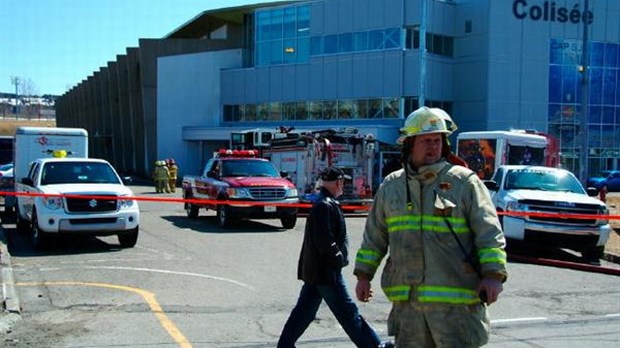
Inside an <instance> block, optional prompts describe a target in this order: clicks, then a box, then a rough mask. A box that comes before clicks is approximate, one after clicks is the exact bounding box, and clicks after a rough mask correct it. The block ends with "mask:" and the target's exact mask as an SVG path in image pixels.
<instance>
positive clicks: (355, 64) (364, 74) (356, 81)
mask: <svg viewBox="0 0 620 348" xmlns="http://www.w3.org/2000/svg"><path fill="white" fill-rule="evenodd" d="M351 71H352V74H353V77H352V79H353V86H352V89H351V92H352V93H353V96H354V97H355V98H360V97H365V96H367V95H368V92H367V91H368V85H369V84H370V83H371V82H372V81H373V80H371V79H370V78H369V75H368V58H367V57H366V56H365V55H362V54H359V55H354V56H353V60H352V62H351Z"/></svg>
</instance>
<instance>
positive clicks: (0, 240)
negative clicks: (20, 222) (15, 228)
mask: <svg viewBox="0 0 620 348" xmlns="http://www.w3.org/2000/svg"><path fill="white" fill-rule="evenodd" d="M0 284H1V285H2V298H0V300H2V303H1V305H2V308H1V309H2V312H0V334H4V333H6V332H9V331H10V330H11V328H12V326H13V325H14V324H15V323H16V322H17V321H19V320H21V307H20V304H19V298H18V297H17V292H16V291H15V281H14V280H13V267H12V266H11V255H10V254H9V251H8V248H7V239H6V234H5V233H4V229H3V228H2V227H1V226H0Z"/></svg>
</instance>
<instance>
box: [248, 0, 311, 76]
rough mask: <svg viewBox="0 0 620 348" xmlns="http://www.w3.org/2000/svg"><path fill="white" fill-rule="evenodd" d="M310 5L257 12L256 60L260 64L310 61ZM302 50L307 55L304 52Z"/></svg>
mask: <svg viewBox="0 0 620 348" xmlns="http://www.w3.org/2000/svg"><path fill="white" fill-rule="evenodd" d="M308 6H309V5H299V6H289V7H285V8H276V9H267V10H259V11H257V12H256V15H255V17H256V21H255V30H254V32H255V33H256V34H255V35H256V37H255V40H256V43H255V45H254V47H255V48H256V51H255V52H254V57H255V59H254V61H255V62H256V65H257V66H267V65H277V64H296V63H299V62H301V63H305V62H307V61H308V53H309V50H308V36H309V34H310V11H309V7H308ZM302 41H303V42H302ZM302 54H303V55H305V56H301V55H302Z"/></svg>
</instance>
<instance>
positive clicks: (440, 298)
mask: <svg viewBox="0 0 620 348" xmlns="http://www.w3.org/2000/svg"><path fill="white" fill-rule="evenodd" d="M455 129H456V125H455V124H454V122H453V121H452V119H451V118H450V116H449V115H448V114H447V113H446V112H445V111H443V110H441V109H437V108H427V107H422V108H419V109H418V110H416V111H414V112H413V113H411V114H410V115H409V116H408V117H407V119H406V121H405V124H404V127H403V128H401V137H399V138H398V143H400V144H402V162H403V168H402V169H399V170H397V171H395V172H393V173H391V174H389V175H388V176H387V177H386V178H385V180H384V181H383V183H382V184H381V186H380V188H379V190H378V192H377V194H376V196H375V200H374V202H373V205H372V207H371V210H370V212H369V214H368V218H367V220H366V226H365V229H364V237H363V241H362V245H361V247H360V249H359V250H358V252H357V256H356V260H355V270H354V274H355V275H356V276H357V286H356V289H355V290H356V295H357V298H358V299H359V300H360V301H364V302H367V301H369V300H370V299H371V298H372V295H373V291H372V289H371V285H370V281H371V280H372V279H373V277H374V276H375V273H376V271H377V268H378V267H379V264H380V263H381V260H382V259H383V258H384V257H387V260H386V263H385V267H384V270H383V273H382V275H381V287H382V289H383V292H384V293H385V295H386V296H387V298H388V299H389V300H390V301H391V302H392V310H391V312H390V315H389V318H388V334H389V335H393V336H395V338H396V342H395V343H396V347H399V348H409V347H479V346H482V345H484V344H486V343H487V342H488V337H489V329H490V323H489V317H488V315H487V311H486V306H487V305H490V304H492V303H493V302H495V301H497V298H498V295H499V294H500V293H501V291H502V283H503V282H504V281H506V277H507V272H506V253H505V251H504V248H505V244H506V242H505V238H504V235H503V232H502V230H501V227H500V223H499V221H498V218H497V214H496V211H495V207H494V205H493V203H492V202H491V198H490V196H489V193H488V192H487V189H486V188H485V186H484V185H483V183H482V181H481V180H480V179H479V178H478V176H477V175H476V174H475V173H474V172H473V171H471V170H469V169H467V168H466V167H464V166H462V165H455V164H454V163H459V164H460V163H463V162H462V161H461V162H459V161H458V158H455V156H454V155H452V154H451V152H450V149H449V147H448V145H447V144H448V143H447V136H448V135H450V134H452V132H453V131H454V130H455ZM388 250H389V254H388Z"/></svg>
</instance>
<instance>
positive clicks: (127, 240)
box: [118, 227, 139, 248]
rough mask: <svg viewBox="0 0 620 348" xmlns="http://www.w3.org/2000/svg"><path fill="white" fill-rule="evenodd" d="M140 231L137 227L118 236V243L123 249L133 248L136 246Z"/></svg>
mask: <svg viewBox="0 0 620 348" xmlns="http://www.w3.org/2000/svg"><path fill="white" fill-rule="evenodd" d="M138 230H139V228H138V227H136V228H134V229H133V230H131V231H129V232H125V233H120V234H118V243H119V244H120V245H121V248H133V247H134V246H135V245H136V242H137V241H138Z"/></svg>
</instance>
